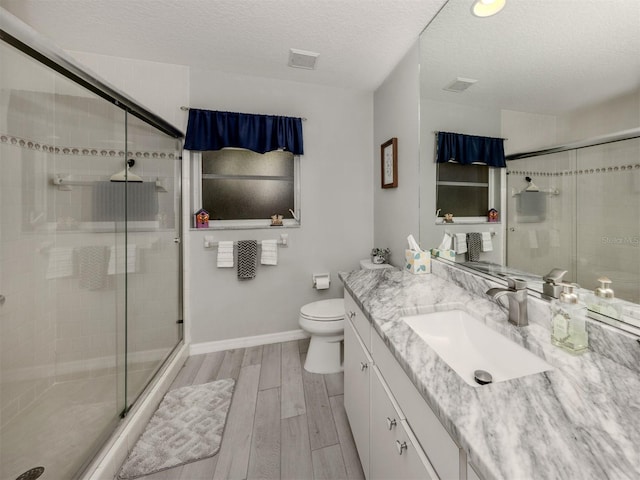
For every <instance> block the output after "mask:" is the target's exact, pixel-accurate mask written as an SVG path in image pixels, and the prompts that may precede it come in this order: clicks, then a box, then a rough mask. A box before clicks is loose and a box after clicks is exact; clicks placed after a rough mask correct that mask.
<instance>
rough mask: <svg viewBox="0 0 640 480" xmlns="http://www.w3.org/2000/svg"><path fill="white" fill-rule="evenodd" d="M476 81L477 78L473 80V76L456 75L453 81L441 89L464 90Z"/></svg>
mask: <svg viewBox="0 0 640 480" xmlns="http://www.w3.org/2000/svg"><path fill="white" fill-rule="evenodd" d="M477 81H478V80H474V79H473V78H462V77H457V78H456V79H455V80H454V81H453V82H451V83H450V84H449V85H447V86H446V87H444V88H443V90H446V91H447V92H455V93H460V92H464V91H465V90H466V89H467V88H469V87H470V86H471V85H473V84H474V83H476V82H477Z"/></svg>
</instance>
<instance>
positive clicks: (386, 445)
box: [344, 292, 467, 480]
mask: <svg viewBox="0 0 640 480" xmlns="http://www.w3.org/2000/svg"><path fill="white" fill-rule="evenodd" d="M345 317H346V318H345V320H346V321H345V329H344V406H345V410H346V412H347V417H348V418H349V424H350V425H351V430H352V432H353V438H354V441H355V444H356V448H357V450H358V454H359V455H360V461H361V462H362V469H363V471H364V473H365V476H366V478H367V479H389V478H393V479H403V478H407V479H415V478H421V479H431V480H466V470H467V469H466V468H465V467H466V455H465V454H464V452H463V451H462V450H461V449H459V447H458V446H457V445H456V443H455V442H454V441H453V440H452V439H451V437H450V436H449V434H448V433H447V431H446V430H445V429H444V427H443V426H442V424H441V423H440V421H439V420H438V419H437V417H436V416H435V414H434V413H433V411H432V410H431V408H430V407H429V406H428V405H427V403H426V402H425V401H424V399H423V398H422V396H421V395H420V393H419V392H418V391H417V389H416V388H415V386H414V385H413V384H412V383H411V381H410V380H409V378H408V377H407V375H406V374H405V373H404V370H402V368H401V367H400V365H399V364H398V362H397V361H396V360H395V358H394V357H393V355H392V354H391V352H390V351H389V349H388V348H387V347H386V345H385V344H384V342H383V341H382V339H381V338H380V337H379V336H378V334H377V332H376V331H375V330H374V329H373V328H372V327H371V324H370V323H369V321H368V320H367V318H366V317H365V316H364V314H363V313H362V311H361V310H360V309H359V308H358V306H357V304H356V303H355V301H354V300H353V298H351V296H350V295H349V294H348V293H346V292H345ZM461 465H462V468H461Z"/></svg>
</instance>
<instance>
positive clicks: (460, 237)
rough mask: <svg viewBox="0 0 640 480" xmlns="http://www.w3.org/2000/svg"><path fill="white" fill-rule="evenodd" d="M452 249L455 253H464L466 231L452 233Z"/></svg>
mask: <svg viewBox="0 0 640 480" xmlns="http://www.w3.org/2000/svg"><path fill="white" fill-rule="evenodd" d="M453 249H454V250H455V251H456V253H457V254H461V253H466V251H467V234H466V233H454V234H453Z"/></svg>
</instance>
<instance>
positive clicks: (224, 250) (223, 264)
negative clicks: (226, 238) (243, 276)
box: [218, 242, 233, 268]
mask: <svg viewBox="0 0 640 480" xmlns="http://www.w3.org/2000/svg"><path fill="white" fill-rule="evenodd" d="M230 267H233V242H218V268H230Z"/></svg>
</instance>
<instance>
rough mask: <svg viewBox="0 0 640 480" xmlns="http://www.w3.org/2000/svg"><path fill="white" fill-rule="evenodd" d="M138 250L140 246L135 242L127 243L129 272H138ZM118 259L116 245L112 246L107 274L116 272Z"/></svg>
mask: <svg viewBox="0 0 640 480" xmlns="http://www.w3.org/2000/svg"><path fill="white" fill-rule="evenodd" d="M137 251H138V248H137V245H136V244H135V243H132V244H129V245H127V273H136V272H137V271H138V255H137ZM116 260H117V258H116V247H115V246H112V247H111V248H110V249H109V266H108V267H107V275H115V274H116ZM119 273H122V272H119Z"/></svg>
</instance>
